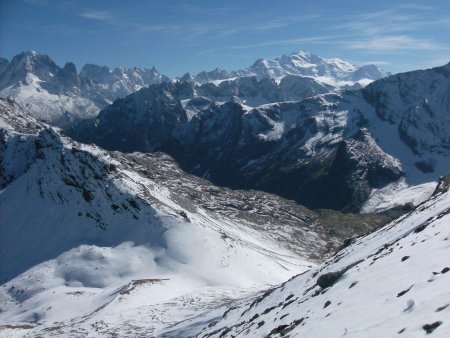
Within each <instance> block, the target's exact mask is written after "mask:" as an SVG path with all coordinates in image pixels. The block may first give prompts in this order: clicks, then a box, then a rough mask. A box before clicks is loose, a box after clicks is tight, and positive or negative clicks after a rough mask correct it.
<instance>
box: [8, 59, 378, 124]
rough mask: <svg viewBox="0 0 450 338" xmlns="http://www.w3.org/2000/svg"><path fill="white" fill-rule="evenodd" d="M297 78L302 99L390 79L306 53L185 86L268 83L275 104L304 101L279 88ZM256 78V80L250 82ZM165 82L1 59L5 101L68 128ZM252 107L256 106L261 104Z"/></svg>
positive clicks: (145, 75)
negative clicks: (6, 99)
mask: <svg viewBox="0 0 450 338" xmlns="http://www.w3.org/2000/svg"><path fill="white" fill-rule="evenodd" d="M292 75H295V76H297V77H298V76H300V77H301V78H299V79H298V81H297V82H300V83H301V84H300V86H301V87H302V89H300V90H301V91H305V90H306V91H307V93H302V94H303V95H310V94H314V93H323V92H326V91H330V90H332V89H333V88H335V87H343V86H344V87H345V86H347V87H350V86H357V87H358V86H360V85H366V84H367V83H369V82H371V81H373V80H377V79H379V78H381V77H383V76H385V75H386V74H385V73H383V72H382V71H381V70H379V69H378V68H376V67H375V66H373V65H372V66H363V67H360V68H358V67H355V66H353V65H351V64H350V63H347V62H345V61H342V60H339V59H323V58H320V57H318V56H315V55H313V54H310V53H307V52H298V53H293V54H292V55H290V56H282V57H281V58H278V59H275V60H267V59H260V60H258V61H256V62H255V64H254V65H252V66H251V67H249V68H247V69H244V70H238V71H232V72H226V71H222V70H218V69H216V70H213V71H210V72H201V73H199V74H197V75H196V76H194V77H191V76H190V75H189V74H186V75H185V76H183V77H182V81H185V80H191V81H193V82H194V83H196V84H198V85H200V84H206V83H212V84H211V85H210V88H209V89H206V90H209V92H214V95H215V96H221V97H226V98H228V97H229V96H230V90H236V89H235V88H229V87H230V85H228V86H225V87H227V88H223V87H219V88H217V89H216V88H215V87H214V85H215V84H218V83H220V82H221V81H223V80H230V79H236V78H239V80H238V81H237V82H239V83H238V84H235V85H231V87H233V86H234V87H236V86H238V87H239V86H241V91H242V86H250V90H251V91H253V92H254V93H259V92H260V89H259V88H258V85H257V86H256V87H255V86H254V85H252V82H253V83H256V82H257V81H256V79H257V80H262V79H266V81H265V82H264V84H261V85H259V86H269V87H273V88H269V89H267V90H268V91H272V92H273V91H276V93H272V94H270V97H269V98H266V102H275V101H284V100H289V99H297V100H298V99H299V95H292V90H291V91H289V88H288V93H286V94H284V90H283V88H284V87H283V86H286V83H289V84H291V87H292V86H297V87H298V86H299V85H298V84H293V82H295V81H293V78H291V79H290V80H285V81H283V83H282V84H280V86H281V87H283V88H281V87H280V88H279V89H278V88H277V83H279V82H280V81H282V79H283V78H285V77H287V76H292ZM253 77H255V78H256V79H255V80H251V79H248V78H253ZM244 78H247V80H245V79H244ZM271 80H273V81H271ZM164 81H170V79H169V78H168V77H167V76H164V75H162V74H160V73H159V72H158V71H157V70H156V69H155V68H154V67H153V68H152V69H145V68H138V67H134V68H124V67H119V68H114V69H110V68H108V67H105V66H97V65H93V64H87V65H85V66H83V68H82V69H81V70H80V72H79V73H77V70H76V67H75V65H74V64H73V63H71V62H68V63H66V64H65V65H64V67H62V68H61V67H59V66H58V65H56V64H55V62H54V61H53V60H52V59H51V58H50V57H49V56H47V55H41V54H38V53H36V52H34V51H29V52H24V53H21V54H19V55H16V56H15V57H14V58H13V59H12V60H11V61H8V60H6V59H0V97H3V98H10V99H14V100H15V101H16V102H18V103H21V104H22V105H23V106H24V107H26V108H27V109H28V110H30V111H31V112H33V113H34V115H35V117H36V118H38V119H39V120H42V121H47V122H50V123H52V124H56V125H59V126H63V127H66V126H68V125H70V124H71V123H72V122H73V121H74V120H79V119H86V118H92V117H95V116H96V115H97V114H98V112H99V111H100V110H101V109H103V108H105V107H106V106H107V105H108V104H111V103H112V102H113V101H114V100H115V99H117V98H121V97H124V96H126V95H128V94H131V93H133V92H135V91H137V90H139V89H141V88H143V87H146V86H149V85H151V84H159V83H161V82H164ZM304 83H305V84H304ZM312 83H313V84H312ZM213 84H214V85H213ZM310 84H311V86H310ZM211 86H212V88H211ZM310 87H311V89H310ZM314 88H315V89H314ZM292 89H296V88H292ZM253 96H256V94H253ZM249 102H251V104H256V103H261V102H262V101H261V100H259V101H258V100H256V101H255V100H253V101H249Z"/></svg>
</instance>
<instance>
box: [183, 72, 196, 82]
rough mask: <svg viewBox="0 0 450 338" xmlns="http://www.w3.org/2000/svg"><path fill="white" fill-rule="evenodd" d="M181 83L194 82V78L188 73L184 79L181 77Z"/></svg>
mask: <svg viewBox="0 0 450 338" xmlns="http://www.w3.org/2000/svg"><path fill="white" fill-rule="evenodd" d="M180 81H181V82H193V81H194V78H193V77H192V75H191V73H189V72H187V73H186V74H184V75H183V76H182V77H180Z"/></svg>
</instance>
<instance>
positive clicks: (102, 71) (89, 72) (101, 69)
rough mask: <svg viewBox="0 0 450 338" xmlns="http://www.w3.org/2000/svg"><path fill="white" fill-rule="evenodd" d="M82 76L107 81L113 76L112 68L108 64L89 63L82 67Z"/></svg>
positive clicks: (101, 81)
mask: <svg viewBox="0 0 450 338" xmlns="http://www.w3.org/2000/svg"><path fill="white" fill-rule="evenodd" d="M80 76H82V77H86V78H89V79H91V80H93V81H96V82H100V83H105V82H108V81H109V80H110V78H111V70H110V69H109V68H108V67H106V66H99V65H94V64H92V63H87V64H85V65H84V66H83V68H81V71H80Z"/></svg>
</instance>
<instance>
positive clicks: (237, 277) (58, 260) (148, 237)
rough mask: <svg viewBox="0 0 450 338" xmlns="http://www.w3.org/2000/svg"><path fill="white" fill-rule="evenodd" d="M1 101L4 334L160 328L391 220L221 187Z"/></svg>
mask: <svg viewBox="0 0 450 338" xmlns="http://www.w3.org/2000/svg"><path fill="white" fill-rule="evenodd" d="M0 112H1V114H0V156H1V159H2V161H1V167H0V187H1V189H2V190H1V192H0V206H1V218H0V231H1V236H0V241H1V243H0V244H1V245H0V277H1V282H2V285H1V287H0V303H1V311H0V322H1V323H2V326H1V330H2V331H0V334H1V335H3V336H5V337H8V336H10V335H13V334H17V335H18V336H22V335H24V334H25V333H27V334H28V335H29V336H41V335H44V336H50V335H55V336H61V335H69V333H70V332H72V333H73V332H75V333H73V334H74V335H75V336H77V335H78V336H79V335H93V336H98V335H104V336H111V335H114V334H117V335H119V336H130V337H135V336H136V335H138V334H143V335H144V336H151V335H156V334H158V333H161V332H164V331H165V330H167V329H168V328H169V327H171V326H173V325H174V324H176V323H178V322H180V321H183V320H185V319H188V318H192V317H193V316H195V315H196V314H198V313H199V312H202V311H203V310H204V309H206V308H208V307H213V308H216V307H217V306H219V305H220V304H226V303H228V302H229V301H230V300H231V299H233V298H236V297H240V296H243V294H247V295H248V294H249V293H253V292H255V291H258V290H260V289H261V288H265V287H267V286H269V285H273V284H276V283H280V282H282V281H283V280H285V279H288V278H290V277H291V276H293V275H295V274H297V273H299V272H301V271H305V270H306V269H309V268H311V267H312V266H313V265H315V264H316V263H317V262H318V261H319V260H321V259H322V257H324V256H326V255H327V254H328V253H329V252H330V251H332V250H333V249H335V248H336V247H337V246H338V245H339V244H340V243H342V241H343V239H344V238H346V237H349V236H353V235H354V234H355V233H363V232H365V231H367V230H369V229H371V228H373V227H374V226H379V225H380V224H381V223H383V220H381V221H380V220H377V219H373V217H372V218H371V216H364V217H362V218H361V217H359V216H352V215H342V214H339V213H335V212H334V213H333V212H325V213H324V214H317V213H315V212H312V211H310V210H308V209H306V208H303V207H301V206H298V205H296V204H295V203H293V202H290V201H286V200H283V199H281V198H279V197H276V196H273V195H269V194H264V193H260V192H252V191H231V190H227V189H222V188H217V187H214V186H212V185H211V184H209V183H208V182H206V181H204V180H201V179H199V178H196V177H192V176H189V175H186V174H184V173H183V172H182V171H181V170H180V169H179V168H178V167H177V166H176V164H175V163H174V161H173V160H172V159H171V158H170V157H168V156H167V155H163V154H151V155H146V154H140V153H133V154H122V153H118V152H106V151H103V150H101V149H100V148H97V147H94V146H88V145H83V144H79V143H76V142H74V141H72V140H71V139H69V138H67V137H64V136H62V135H61V134H60V132H59V131H58V130H57V129H54V128H51V127H49V126H47V125H45V124H41V123H38V122H37V121H36V120H35V119H33V118H31V117H30V115H29V114H28V112H26V111H24V110H23V109H22V108H21V107H20V106H18V105H17V104H14V103H12V102H9V101H4V100H0ZM337 219H340V221H341V222H342V224H345V225H346V226H345V227H344V226H343V227H336V226H335V221H336V220H337ZM149 318H151V320H149ZM24 330H25V331H24Z"/></svg>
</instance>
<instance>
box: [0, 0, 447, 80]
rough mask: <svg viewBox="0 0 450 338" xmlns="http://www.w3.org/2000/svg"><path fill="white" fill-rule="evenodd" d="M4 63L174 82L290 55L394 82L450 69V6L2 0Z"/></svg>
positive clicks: (381, 0)
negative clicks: (108, 69)
mask: <svg viewBox="0 0 450 338" xmlns="http://www.w3.org/2000/svg"><path fill="white" fill-rule="evenodd" d="M0 6H1V7H0V55H1V56H2V57H6V58H8V59H11V58H12V57H13V56H14V55H15V54H18V53H19V52H21V51H24V50H30V49H33V50H36V51H38V52H39V53H42V54H48V55H50V56H51V57H52V58H53V59H54V60H55V61H56V63H58V64H59V65H61V66H62V65H63V64H64V63H65V62H66V61H73V62H75V64H76V65H77V67H78V69H79V68H80V67H81V66H82V65H83V64H85V63H96V64H101V65H108V66H113V67H115V66H128V67H130V66H142V67H151V66H152V65H155V66H156V68H157V69H159V70H160V71H161V72H163V73H164V74H167V75H169V76H180V75H183V74H184V73H185V72H186V71H189V72H191V73H196V72H198V71H200V70H203V69H204V70H210V69H213V68H215V67H220V68H224V69H227V70H232V69H238V68H244V67H247V66H249V65H251V64H252V63H253V62H254V61H255V60H256V59H258V58H260V57H268V58H274V57H277V56H280V55H282V54H289V53H291V52H293V51H296V50H300V49H303V50H308V51H311V52H312V53H314V54H317V55H320V56H323V57H339V58H342V59H344V60H347V61H350V62H353V63H355V64H358V65H362V64H367V63H375V64H377V65H378V66H380V67H381V68H383V69H385V70H386V71H390V72H393V73H396V72H400V71H407V70H412V69H418V68H427V67H432V66H438V65H443V64H445V63H447V62H449V61H450V1H448V0H440V1H433V0H429V1H420V2H413V1H394V0H390V1H387V0H377V1H374V0H358V1H353V0H352V1H345V0H341V1H337V0H333V1H332V0H329V1H325V0H309V1H301V0H280V1H274V0H247V1H246V0H239V1H236V0H228V1H213V0H193V1H187V0H186V1H175V0H152V1H150V0H149V1H139V0H134V1H115V0H107V1H106V0H105V1H102V0H98V1H96V0H91V1H83V0H0Z"/></svg>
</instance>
